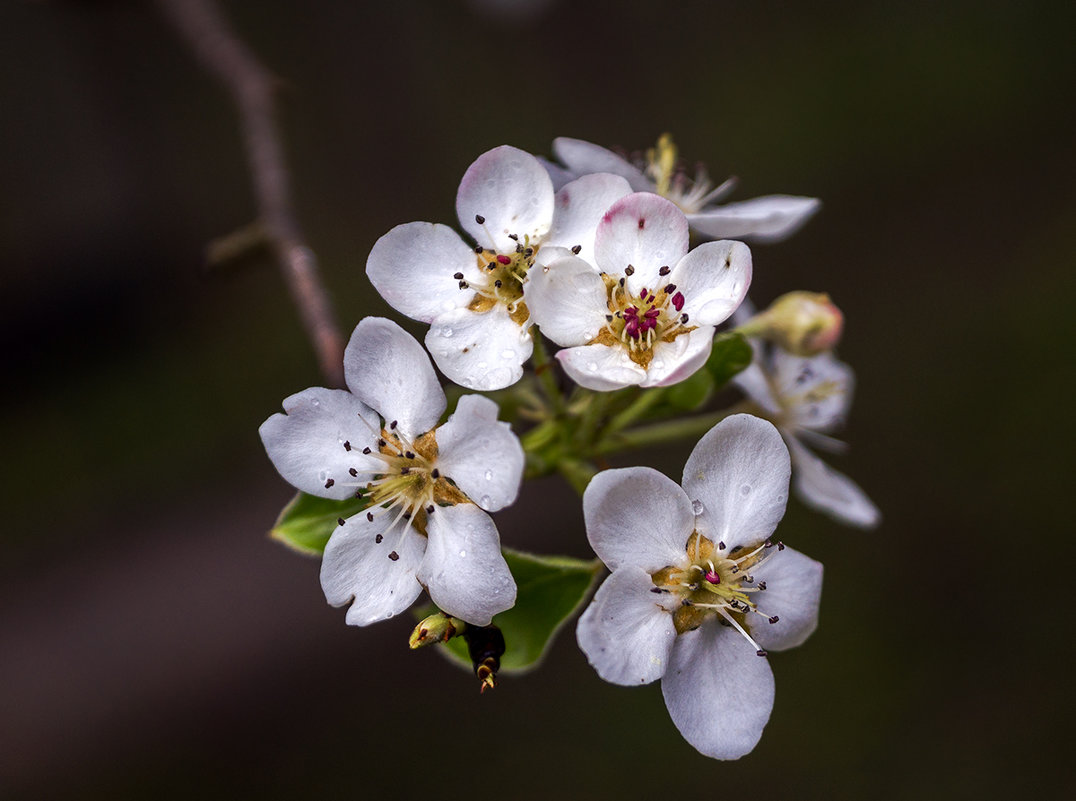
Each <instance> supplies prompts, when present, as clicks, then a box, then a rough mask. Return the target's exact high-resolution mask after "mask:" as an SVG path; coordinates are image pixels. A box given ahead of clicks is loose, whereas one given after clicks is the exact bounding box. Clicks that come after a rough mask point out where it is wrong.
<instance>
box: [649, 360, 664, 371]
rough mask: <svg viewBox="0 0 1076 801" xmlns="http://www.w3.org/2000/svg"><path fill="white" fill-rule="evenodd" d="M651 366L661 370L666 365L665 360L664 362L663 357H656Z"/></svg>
mask: <svg viewBox="0 0 1076 801" xmlns="http://www.w3.org/2000/svg"><path fill="white" fill-rule="evenodd" d="M650 366H651V367H653V368H654V369H655V370H660V369H661V368H663V367H664V366H665V362H663V361H662V360H661V359H654V361H653V362H652V363H651V364H650Z"/></svg>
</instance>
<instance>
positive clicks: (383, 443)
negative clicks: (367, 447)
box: [377, 439, 388, 448]
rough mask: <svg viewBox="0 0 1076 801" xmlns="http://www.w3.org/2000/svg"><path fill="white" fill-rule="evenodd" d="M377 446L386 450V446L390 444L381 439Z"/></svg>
mask: <svg viewBox="0 0 1076 801" xmlns="http://www.w3.org/2000/svg"><path fill="white" fill-rule="evenodd" d="M377 444H378V445H380V446H381V447H382V448H384V447H385V446H386V445H388V443H387V442H385V440H383V439H379V440H378V441H377Z"/></svg>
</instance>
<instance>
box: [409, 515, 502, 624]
mask: <svg viewBox="0 0 1076 801" xmlns="http://www.w3.org/2000/svg"><path fill="white" fill-rule="evenodd" d="M426 529H427V531H428V532H429V535H430V542H429V545H428V546H427V548H426V558H425V559H423V560H422V567H421V568H420V569H419V571H418V579H419V581H421V582H422V583H423V584H425V585H426V589H427V590H429V592H430V598H431V599H432V600H433V602H434V603H435V604H437V607H438V608H439V609H441V610H442V611H444V612H446V613H447V614H449V615H452V616H453V617H458V618H460V619H461V620H465V621H467V622H468V623H470V624H472V625H474V626H488V625H489V622H490V619H491V618H492V617H493V616H494V615H495V614H497V613H498V612H503V611H504V610H505V609H511V608H512V607H513V606H514V605H515V602H516V582H515V580H514V579H513V578H512V573H511V572H510V571H509V570H508V563H507V562H505V561H504V557H503V556H502V555H501V539H500V536H499V535H498V534H497V527H496V526H495V525H494V524H493V520H492V519H490V516H489V515H487V514H486V513H485V512H483V511H482V510H481V509H479V508H478V507H477V506H475V505H474V504H470V503H460V504H456V505H455V506H439V507H437V509H435V510H434V513H433V514H432V515H430V516H429V517H428V518H427V522H426Z"/></svg>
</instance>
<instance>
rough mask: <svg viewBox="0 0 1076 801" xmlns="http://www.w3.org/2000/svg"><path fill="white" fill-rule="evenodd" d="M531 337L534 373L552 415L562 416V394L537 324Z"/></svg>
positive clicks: (532, 330)
mask: <svg viewBox="0 0 1076 801" xmlns="http://www.w3.org/2000/svg"><path fill="white" fill-rule="evenodd" d="M531 339H532V340H533V341H534V354H533V356H532V357H531V358H532V359H533V360H534V374H535V375H536V376H538V380H539V381H540V382H541V383H542V390H543V391H544V392H545V395H546V397H547V398H548V399H549V403H550V405H551V406H552V407H553V415H554V416H555V417H563V416H564V395H562V394H561V391H560V387H558V386H557V377H556V376H555V375H554V374H553V363H552V361H550V359H549V352H548V351H547V350H546V349H545V341H544V340H543V339H542V332H541V331H539V330H538V326H534V327H532V328H531Z"/></svg>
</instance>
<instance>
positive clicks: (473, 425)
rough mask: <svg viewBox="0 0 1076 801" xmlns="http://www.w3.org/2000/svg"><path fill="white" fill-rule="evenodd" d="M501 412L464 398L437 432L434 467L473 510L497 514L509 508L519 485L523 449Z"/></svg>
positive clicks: (470, 397) (486, 400) (488, 404)
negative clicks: (435, 462)
mask: <svg viewBox="0 0 1076 801" xmlns="http://www.w3.org/2000/svg"><path fill="white" fill-rule="evenodd" d="M499 409H500V407H499V406H497V404H496V403H494V402H493V401H491V400H490V399H489V398H483V397H482V396H481V395H464V396H463V397H462V398H460V400H459V403H458V404H457V405H456V411H455V412H453V413H452V416H451V417H449V418H448V421H447V422H446V423H445V424H444V425H443V426H441V427H440V428H438V429H437V449H438V453H437V467H438V469H439V470H440V471H441V472H442V473H444V474H445V475H446V476H448V477H449V478H451V479H452V480H453V481H455V482H456V485H457V486H458V487H459V488H460V489H461V490H463V491H464V492H465V493H466V494H467V497H469V498H470V499H471V500H472V501H474V502H475V503H476V504H478V505H479V506H481V507H482V508H483V509H485V510H486V511H487V512H496V511H497V510H498V509H503V508H504V507H505V506H508V505H509V504H511V503H513V502H514V501H515V499H516V496H517V495H518V494H519V483H520V481H522V480H523V461H524V457H523V446H522V445H520V444H519V438H518V437H516V435H515V434H513V433H512V428H511V426H509V425H508V423H504V422H500V421H498V420H497V412H498V411H499Z"/></svg>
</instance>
